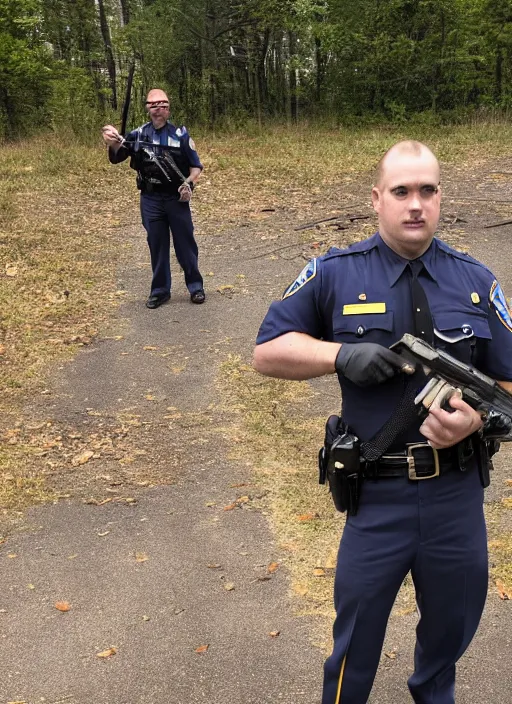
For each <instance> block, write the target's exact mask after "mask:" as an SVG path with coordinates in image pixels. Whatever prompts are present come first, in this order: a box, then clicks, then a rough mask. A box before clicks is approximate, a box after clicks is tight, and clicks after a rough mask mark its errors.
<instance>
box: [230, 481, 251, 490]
mask: <svg viewBox="0 0 512 704" xmlns="http://www.w3.org/2000/svg"><path fill="white" fill-rule="evenodd" d="M241 486H247V482H241V483H240V484H230V485H229V488H230V489H239V488H240V487H241Z"/></svg>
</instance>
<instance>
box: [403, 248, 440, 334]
mask: <svg viewBox="0 0 512 704" xmlns="http://www.w3.org/2000/svg"><path fill="white" fill-rule="evenodd" d="M423 269H424V265H423V262H421V261H420V260H419V259H414V260H413V261H410V262H409V270H410V272H411V295H412V306H413V319H414V334H415V335H416V337H421V338H422V339H423V340H425V342H428V343H429V345H432V344H433V342H434V323H433V321H432V313H431V312H430V307H429V305H428V300H427V294H426V293H425V291H424V289H423V286H422V285H421V283H420V281H419V276H420V275H421V272H422V271H423Z"/></svg>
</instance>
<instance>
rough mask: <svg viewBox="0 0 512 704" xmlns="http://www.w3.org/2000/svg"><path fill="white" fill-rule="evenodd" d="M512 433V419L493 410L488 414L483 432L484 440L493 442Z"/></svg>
mask: <svg viewBox="0 0 512 704" xmlns="http://www.w3.org/2000/svg"><path fill="white" fill-rule="evenodd" d="M511 432H512V418H509V416H507V415H505V414H504V413H499V412H498V411H494V410H493V409H492V408H491V409H490V410H489V412H488V413H487V417H486V418H485V420H484V424H483V427H482V430H481V433H482V437H483V438H484V440H492V439H493V438H497V439H499V438H503V437H505V436H507V435H510V434H511Z"/></svg>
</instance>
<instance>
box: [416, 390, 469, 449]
mask: <svg viewBox="0 0 512 704" xmlns="http://www.w3.org/2000/svg"><path fill="white" fill-rule="evenodd" d="M448 403H449V404H450V406H451V408H452V412H451V413H450V412H449V411H445V410H443V409H442V408H441V407H440V406H436V405H432V406H431V407H430V410H429V414H428V416H427V417H426V419H425V420H424V421H423V423H422V425H421V427H420V433H421V434H422V435H423V436H424V437H425V438H426V439H427V440H428V442H429V444H430V445H431V446H432V447H435V448H436V449H437V450H440V449H442V448H445V447H452V446H453V445H456V444H457V443H458V442H460V441H461V440H464V438H467V437H469V436H470V435H472V434H473V433H474V432H475V431H477V430H480V428H481V427H482V425H483V422H482V416H481V414H480V412H479V411H475V409H474V408H471V406H470V405H469V404H467V403H466V402H465V401H463V400H462V398H461V397H460V394H458V393H454V394H452V396H451V398H450V400H449V401H448Z"/></svg>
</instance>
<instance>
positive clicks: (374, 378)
mask: <svg viewBox="0 0 512 704" xmlns="http://www.w3.org/2000/svg"><path fill="white" fill-rule="evenodd" d="M335 367H336V371H337V372H340V373H341V374H343V376H344V377H346V378H347V379H350V381H352V382H353V383H354V384H357V386H372V385H373V384H382V382H383V381H386V380H387V379H391V377H393V376H395V374H398V373H399V372H401V371H404V372H407V373H412V372H414V369H413V368H412V367H411V365H410V364H408V363H407V362H405V361H404V359H403V358H402V357H400V355H398V354H396V352H392V351H391V350H388V348H387V347H383V346H382V345H376V344H375V343H374V342H361V343H359V344H357V345H353V344H352V345H351V344H348V343H346V342H344V343H343V344H342V346H341V349H340V351H339V352H338V355H337V357H336V362H335Z"/></svg>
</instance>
